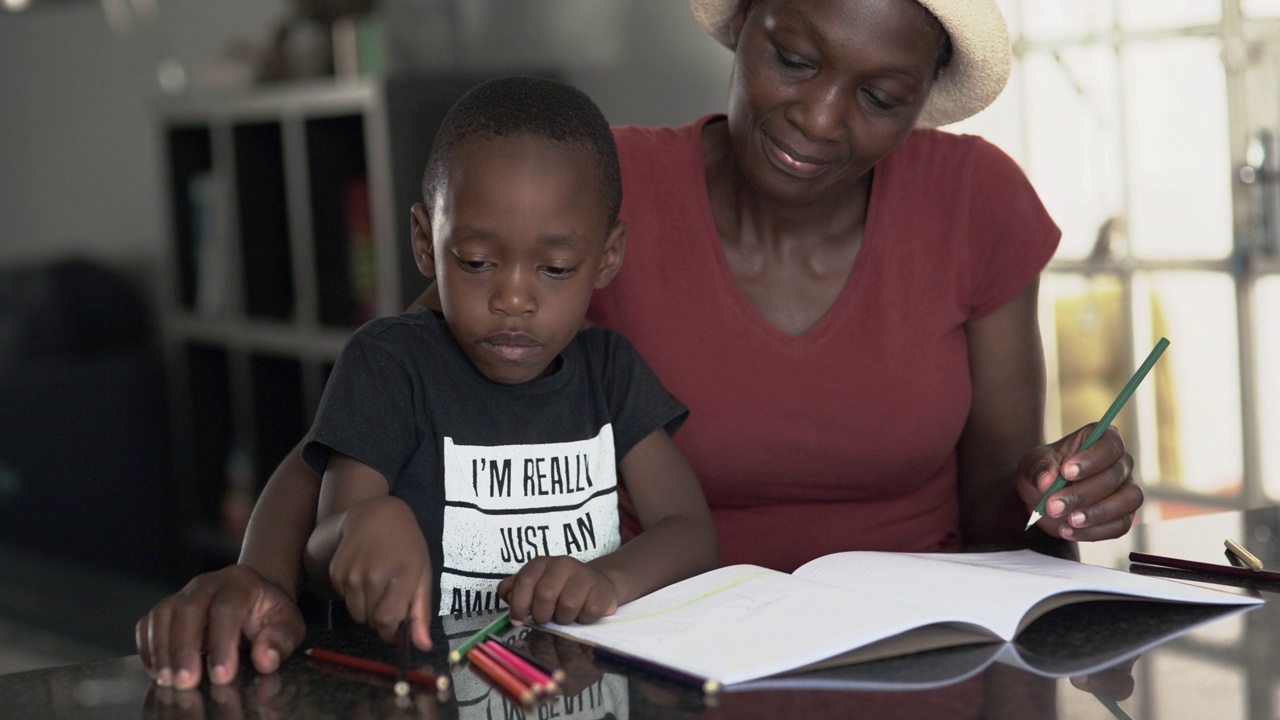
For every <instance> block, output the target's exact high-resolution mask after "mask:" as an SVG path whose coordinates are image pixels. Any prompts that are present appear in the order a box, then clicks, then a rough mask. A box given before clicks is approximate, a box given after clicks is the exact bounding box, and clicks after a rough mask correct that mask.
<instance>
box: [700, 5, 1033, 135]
mask: <svg viewBox="0 0 1280 720" xmlns="http://www.w3.org/2000/svg"><path fill="white" fill-rule="evenodd" d="M741 2H742V0H691V2H690V7H691V8H692V10H693V17H694V18H695V19H696V20H697V21H698V24H699V25H701V26H702V28H703V29H704V30H706V31H707V34H709V35H711V37H713V38H715V39H716V41H717V42H719V43H720V44H721V45H724V46H725V47H727V48H729V49H730V50H732V49H733V42H732V38H730V35H729V25H730V23H731V22H732V20H733V15H734V13H735V12H736V11H737V9H738V6H739V4H740V3H741ZM916 2H918V3H920V4H921V5H922V6H924V8H925V9H927V10H928V11H929V12H931V13H933V15H934V17H936V18H938V22H940V23H941V24H942V27H943V28H944V29H946V31H947V34H948V35H949V36H950V37H951V47H952V53H951V61H950V62H949V63H948V64H947V66H946V67H945V68H943V69H942V72H941V73H940V74H939V76H938V79H937V80H936V81H934V83H933V89H932V90H931V91H930V92H929V99H928V100H926V101H925V105H924V109H923V110H922V111H921V113H920V119H919V120H918V121H917V123H916V125H917V126H919V127H938V126H940V125H949V124H951V123H954V122H959V121H960V120H964V119H965V118H968V117H971V116H973V115H976V114H977V113H979V112H981V111H982V110H983V109H984V108H986V107H987V106H988V105H990V104H991V103H992V102H994V101H995V99H996V98H997V97H999V95H1000V93H1001V92H1003V91H1004V87H1005V85H1006V84H1007V83H1008V82H1009V71H1010V68H1011V66H1012V64H1013V46H1012V43H1011V42H1010V40H1009V27H1008V25H1006V24H1005V20H1004V15H1002V14H1001V13H1000V8H998V7H996V4H995V2H993V0H916Z"/></svg>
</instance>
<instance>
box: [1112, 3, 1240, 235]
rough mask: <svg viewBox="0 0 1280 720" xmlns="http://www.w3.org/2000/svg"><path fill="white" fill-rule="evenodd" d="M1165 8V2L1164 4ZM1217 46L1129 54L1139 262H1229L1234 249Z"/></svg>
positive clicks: (1175, 43)
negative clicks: (1205, 259) (1203, 259)
mask: <svg viewBox="0 0 1280 720" xmlns="http://www.w3.org/2000/svg"><path fill="white" fill-rule="evenodd" d="M1161 1H1162V2H1163V0H1161ZM1220 48H1221V44H1220V43H1219V42H1218V41H1217V40H1206V39H1199V38H1179V39H1173V40H1166V41H1163V42H1159V43H1141V44H1135V45H1132V46H1129V47H1127V48H1126V49H1125V50H1124V51H1123V53H1122V57H1123V72H1124V73H1125V75H1124V89H1125V93H1126V95H1125V101H1126V103H1128V109H1129V123H1128V128H1127V130H1128V133H1127V136H1126V138H1127V141H1128V143H1129V158H1130V161H1131V169H1130V176H1129V189H1130V193H1131V194H1130V223H1129V231H1130V241H1131V243H1132V248H1133V252H1134V254H1135V255H1136V256H1138V257H1148V258H1194V257H1209V258H1221V257H1225V256H1226V255H1227V254H1228V252H1229V251H1230V248H1231V219H1232V218H1231V194H1230V182H1229V178H1230V173H1231V161H1230V155H1229V149H1228V146H1227V137H1228V132H1227V100H1226V97H1227V96H1226V82H1225V78H1224V72H1223V68H1222V63H1221V61H1220V60H1219V51H1220Z"/></svg>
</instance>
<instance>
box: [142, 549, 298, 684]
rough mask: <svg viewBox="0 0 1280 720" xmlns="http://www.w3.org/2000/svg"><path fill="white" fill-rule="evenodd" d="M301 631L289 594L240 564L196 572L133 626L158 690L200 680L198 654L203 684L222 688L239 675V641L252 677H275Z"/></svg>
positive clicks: (294, 646)
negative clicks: (246, 648)
mask: <svg viewBox="0 0 1280 720" xmlns="http://www.w3.org/2000/svg"><path fill="white" fill-rule="evenodd" d="M306 632H307V626H306V622H305V621H304V620H303V619H302V612H301V611H300V610H298V605H297V603H296V602H294V599H293V597H292V596H291V595H289V594H288V593H286V592H285V591H284V590H283V589H281V588H280V587H279V586H277V585H275V584H274V583H271V582H268V581H267V580H266V579H264V578H263V577H262V576H261V575H259V574H258V573H256V572H254V571H253V570H252V569H250V568H248V567H245V566H244V565H232V566H230V567H225V568H222V569H221V570H215V571H212V572H207V573H204V574H202V575H197V576H196V577H194V578H193V579H192V580H191V582H189V583H187V585H186V587H184V588H182V590H180V591H179V592H177V593H175V594H173V595H170V596H169V597H167V598H164V599H163V600H161V601H160V602H158V603H156V606H155V607H153V608H151V612H149V613H147V615H146V616H145V617H143V618H142V619H140V620H138V624H137V626H136V628H135V633H136V641H137V644H138V655H139V656H141V659H142V664H143V665H144V666H145V667H146V668H147V672H148V673H150V675H151V677H152V678H153V679H154V680H155V681H156V683H157V684H159V685H160V686H162V687H174V688H177V689H179V690H187V689H190V688H193V687H195V686H197V685H198V684H199V683H200V675H201V671H202V670H203V668H202V667H201V662H200V651H201V650H202V649H203V650H205V651H207V653H208V659H207V662H208V666H209V681H210V682H212V683H213V684H215V685H223V684H226V683H229V682H231V681H232V680H233V679H235V676H236V672H237V671H238V670H239V661H240V639H241V638H242V637H243V638H244V639H245V640H246V641H248V642H249V643H250V656H251V657H252V658H253V665H254V667H255V668H257V670H258V672H260V673H273V672H275V671H276V670H277V669H278V668H279V667H280V663H281V662H282V661H283V660H284V659H285V658H286V657H288V656H289V654H290V653H292V652H293V649H294V648H296V647H297V646H298V643H300V642H302V638H303V637H304V636H305V635H306Z"/></svg>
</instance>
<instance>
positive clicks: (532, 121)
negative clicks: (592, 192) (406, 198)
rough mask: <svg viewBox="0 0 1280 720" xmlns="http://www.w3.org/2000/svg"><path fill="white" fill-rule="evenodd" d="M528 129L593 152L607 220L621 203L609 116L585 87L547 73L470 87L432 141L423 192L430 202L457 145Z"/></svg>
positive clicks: (527, 132)
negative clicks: (579, 86)
mask: <svg viewBox="0 0 1280 720" xmlns="http://www.w3.org/2000/svg"><path fill="white" fill-rule="evenodd" d="M518 135H529V136H533V137H540V138H545V139H547V140H551V141H553V142H557V143H562V144H565V145H569V146H576V147H579V148H582V149H583V150H586V151H588V152H590V153H591V155H592V156H593V157H594V158H595V165H596V169H597V172H598V175H599V181H600V182H599V185H600V195H601V199H603V200H604V201H605V204H606V206H607V207H608V210H609V224H610V225H612V224H613V223H614V222H615V221H616V220H617V219H618V213H619V211H620V210H621V208H622V171H621V170H620V169H619V167H618V147H617V145H616V144H615V143H614V140H613V132H612V131H611V130H610V128H609V121H608V120H606V119H605V117H604V114H603V113H602V112H600V108H599V107H597V106H596V104H595V102H593V101H592V100H591V98H590V97H588V96H587V94H586V93H584V92H582V91H581V90H579V89H577V88H575V87H573V86H572V85H569V84H567V83H564V82H561V81H559V80H552V79H549V78H543V77H536V76H531V75H512V76H507V77H500V78H495V79H493V80H487V81H485V82H482V83H480V84H479V85H476V86H475V87H473V88H471V89H470V90H468V91H467V92H466V93H465V94H463V95H462V97H460V98H458V101H457V102H455V103H454V104H453V106H452V107H451V108H449V112H448V113H447V114H446V115H445V117H444V120H443V121H442V122H441V124H440V129H439V130H438V131H436V137H435V142H434V143H433V144H432V146H431V156H430V158H428V160H427V169H426V171H425V172H424V173H423V175H422V195H423V199H424V201H425V202H426V203H427V206H428V208H430V207H431V206H432V205H433V204H434V202H435V196H436V193H437V192H438V191H439V190H440V186H441V185H442V184H443V182H444V179H445V175H446V166H447V165H448V163H449V161H450V159H451V158H452V156H453V151H454V150H455V149H456V148H457V147H458V146H459V145H461V144H462V143H464V142H466V141H468V140H472V139H483V138H500V137H509V136H518Z"/></svg>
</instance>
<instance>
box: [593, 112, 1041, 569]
mask: <svg viewBox="0 0 1280 720" xmlns="http://www.w3.org/2000/svg"><path fill="white" fill-rule="evenodd" d="M716 119H718V118H717V117H715V116H711V117H707V118H703V119H702V120H700V121H699V122H697V123H694V124H692V125H686V126H682V127H676V128H641V127H618V128H615V129H614V135H615V137H616V138H617V142H618V151H619V154H620V158H621V163H622V177H623V205H622V217H623V219H624V220H626V221H627V227H628V234H627V253H626V260H625V262H624V264H623V267H622V270H621V272H620V273H619V274H618V276H617V278H616V279H615V280H614V282H613V283H612V284H611V285H610V286H609V287H607V288H605V289H603V290H601V291H598V292H597V294H596V296H595V297H594V298H593V300H592V304H591V309H590V312H589V313H588V316H589V319H590V320H591V321H592V322H595V323H598V324H600V325H604V326H606V327H610V328H613V329H615V330H618V331H620V332H622V333H623V334H624V335H626V336H627V337H628V338H630V339H631V341H632V342H633V343H634V344H635V346H636V347H637V348H638V349H639V350H640V352H641V354H642V355H643V356H644V357H645V359H646V360H648V362H649V363H650V365H651V366H652V367H653V369H654V370H655V371H656V372H657V374H658V377H659V378H661V380H662V382H663V383H664V384H665V385H666V386H667V388H668V389H669V390H671V392H672V393H674V394H675V395H676V397H678V398H680V399H681V400H682V401H684V403H685V404H687V405H688V406H689V408H690V410H691V413H690V416H689V419H688V421H687V422H686V423H685V424H684V426H683V428H682V429H681V430H680V432H679V433H677V434H676V436H675V440H676V443H677V445H678V446H679V447H680V449H681V450H682V451H683V452H684V453H685V455H686V456H687V457H688V459H689V461H690V463H692V465H693V468H694V470H695V471H696V472H697V475H698V478H699V480H700V481H701V483H702V487H703V489H704V491H705V493H706V496H707V501H708V503H709V504H710V506H711V511H712V514H713V516H714V518H715V523H716V529H717V531H718V533H719V537H720V558H721V562H722V563H723V564H732V563H741V562H748V563H754V564H758V565H764V566H767V567H773V568H778V569H781V570H785V571H790V570H793V569H795V568H796V567H797V566H798V565H800V564H801V563H803V562H805V561H806V560H809V559H811V558H814V557H817V556H819V555H823V554H825V553H829V552H835V551H839V550H854V549H866V550H901V551H937V550H950V549H956V548H958V547H959V546H960V543H961V538H960V530H959V501H958V496H957V488H956V453H955V448H956V443H957V441H958V439H959V437H960V433H961V431H962V430H963V428H964V424H965V418H966V416H967V414H968V411H969V402H970V382H969V364H968V355H967V346H966V341H965V334H964V325H965V323H966V322H967V321H969V320H971V319H974V318H978V317H981V316H983V315H986V314H989V313H991V312H993V311H994V310H996V309H997V308H999V307H1000V306H1001V305H1002V304H1004V303H1006V302H1008V301H1009V300H1011V299H1012V298H1013V297H1014V296H1016V295H1017V294H1018V293H1019V292H1021V291H1022V290H1023V289H1025V288H1026V287H1027V285H1028V284H1030V282H1031V281H1032V280H1033V279H1034V278H1035V277H1036V276H1037V275H1038V274H1039V272H1040V271H1041V269H1042V268H1043V267H1044V266H1045V265H1046V264H1047V263H1048V261H1049V258H1050V257H1051V256H1052V254H1053V252H1054V250H1055V249H1056V247H1057V243H1058V239H1059V236H1060V233H1059V231H1058V228H1057V226H1056V225H1055V224H1054V223H1053V221H1052V219H1051V218H1050V217H1049V215H1048V213H1047V212H1046V211H1045V209H1044V206H1043V205H1042V204H1041V202H1040V200H1039V198H1038V197H1037V195H1036V193H1035V191H1034V190H1033V189H1032V187H1031V185H1030V183H1029V182H1028V181H1027V179H1026V176H1025V175H1024V174H1023V172H1022V170H1021V169H1020V168H1019V167H1018V166H1017V164H1016V163H1015V162H1014V161H1013V160H1012V159H1010V158H1009V157H1008V156H1007V155H1005V154H1004V153H1003V152H1001V151H1000V150H999V149H998V148H996V147H995V146H994V145H991V144H990V143H987V142H986V141H984V140H982V139H980V138H977V137H973V136H962V135H954V134H950V133H946V132H942V131H938V130H917V131H915V132H913V133H912V134H911V135H910V136H909V137H908V138H907V140H906V141H905V142H904V143H903V144H902V145H901V146H899V147H898V148H897V149H895V150H894V151H893V152H892V153H891V154H890V155H889V156H888V157H886V158H885V159H884V160H883V161H881V162H880V164H879V165H877V166H876V170H875V176H874V179H873V185H872V191H871V202H870V207H869V208H868V214H867V222H866V229H865V234H864V238H863V244H862V248H861V250H860V251H859V254H858V258H857V261H856V262H855V264H854V268H853V272H852V273H851V275H850V277H849V280H848V282H847V283H846V285H845V288H844V290H843V291H842V293H841V294H840V296H839V297H838V299H837V300H836V302H835V304H834V305H833V306H832V307H831V309H830V310H829V311H828V312H827V314H826V316H825V317H823V318H822V319H821V320H820V321H819V322H818V323H817V324H816V325H815V326H814V327H813V328H811V329H810V330H808V331H807V332H805V333H804V334H803V335H801V336H799V337H794V336H791V335H788V334H786V333H784V332H782V331H780V330H778V329H777V328H774V327H773V326H771V325H770V324H769V323H768V322H766V321H765V320H764V319H763V318H762V317H761V316H760V315H759V314H758V313H757V312H756V310H755V309H754V307H753V306H752V305H751V304H750V303H749V302H748V301H747V299H746V296H745V295H744V294H743V293H742V291H741V289H740V288H739V287H738V285H737V282H736V280H735V279H734V277H733V274H732V272H731V271H730V269H729V265H728V262H727V260H726V258H725V255H724V251H723V248H722V246H721V243H720V239H719V235H718V233H717V231H716V227H715V223H714V221H713V219H712V216H711V209H710V203H709V200H708V197H707V187H706V179H705V176H704V170H703V159H702V144H701V129H702V127H703V125H704V124H706V123H707V122H708V121H711V120H716ZM625 523H626V520H624V524H625ZM632 528H633V529H634V525H632Z"/></svg>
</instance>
